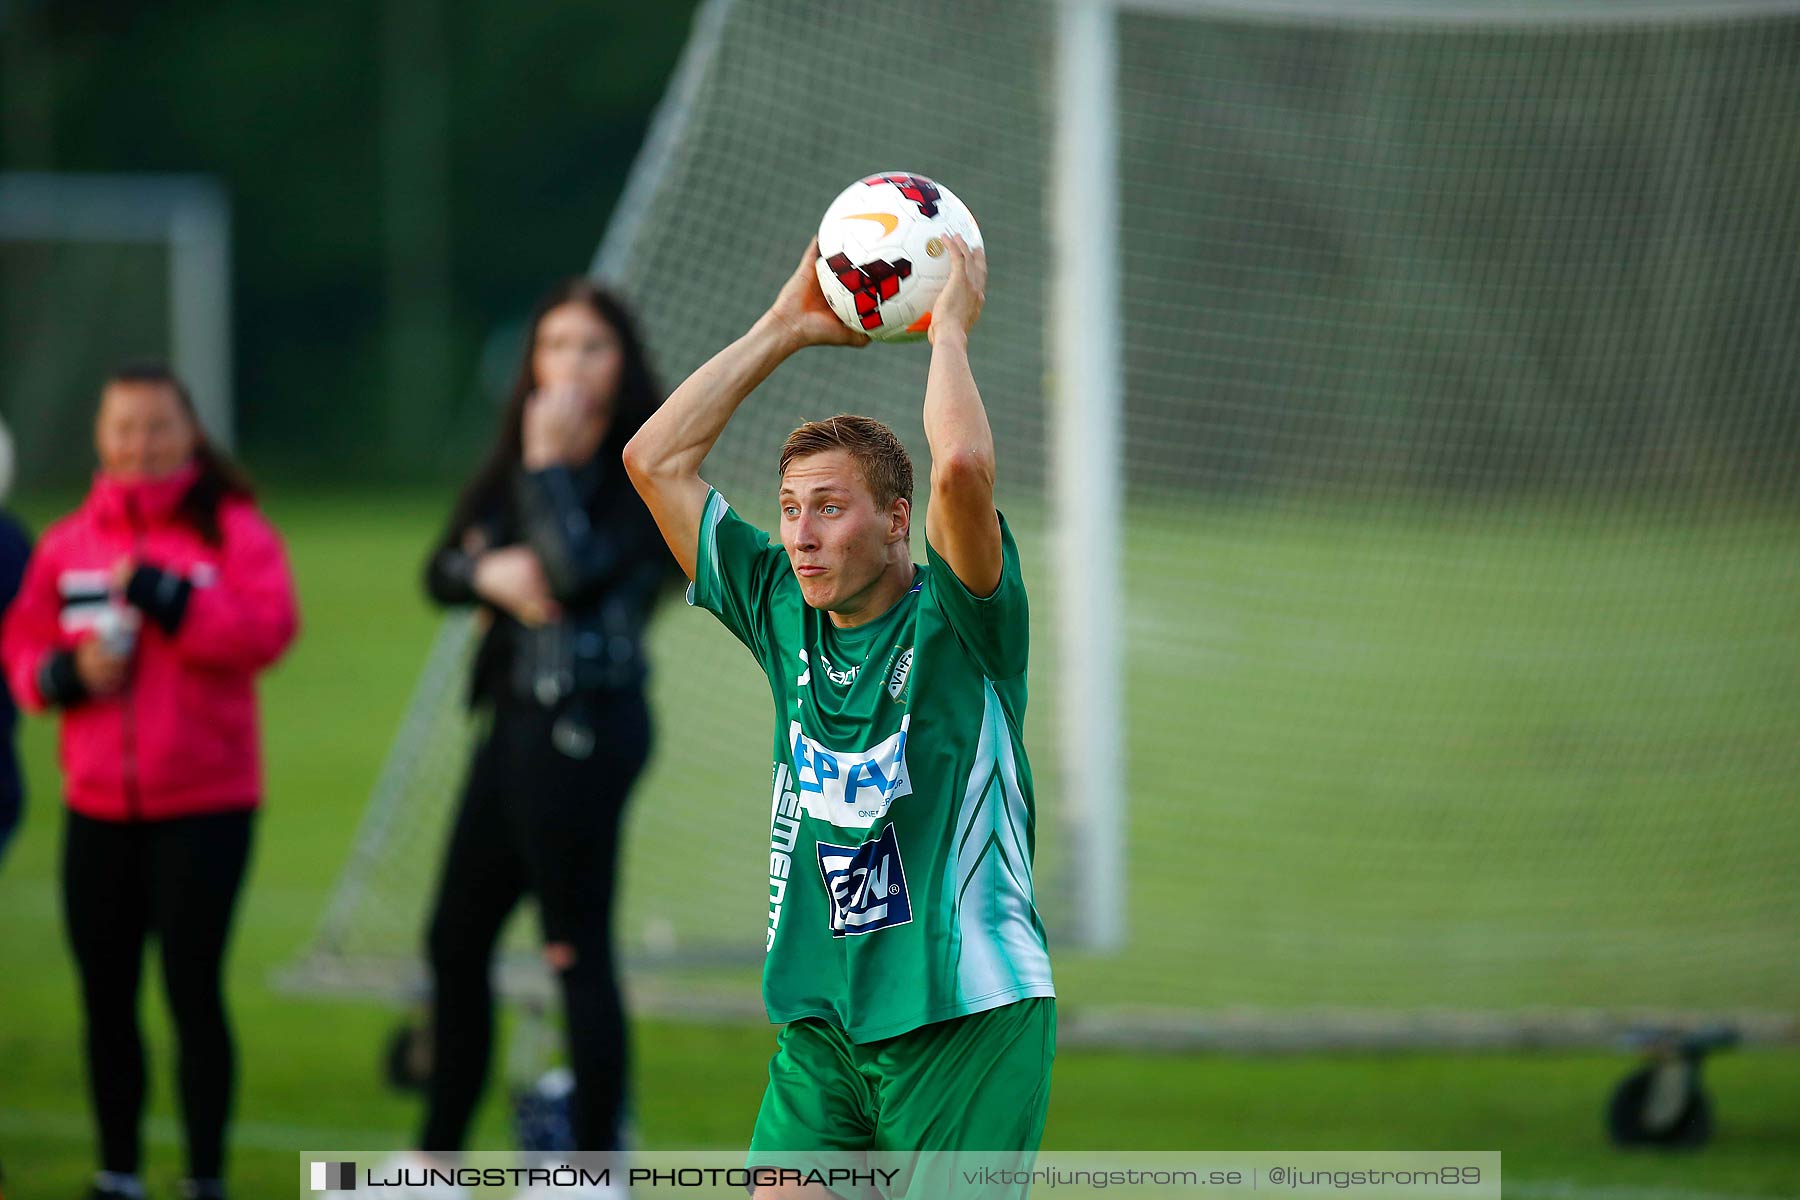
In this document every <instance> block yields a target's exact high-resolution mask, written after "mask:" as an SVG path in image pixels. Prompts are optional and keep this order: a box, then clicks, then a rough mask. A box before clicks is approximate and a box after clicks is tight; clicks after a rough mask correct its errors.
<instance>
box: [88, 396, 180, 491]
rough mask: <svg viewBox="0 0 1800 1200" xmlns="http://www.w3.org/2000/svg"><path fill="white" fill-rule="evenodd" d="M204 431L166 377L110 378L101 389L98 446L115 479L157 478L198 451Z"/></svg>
mask: <svg viewBox="0 0 1800 1200" xmlns="http://www.w3.org/2000/svg"><path fill="white" fill-rule="evenodd" d="M199 440H200V431H199V430H198V429H196V428H194V422H193V420H192V419H191V418H190V417H189V416H188V414H187V410H186V409H185V408H184V407H182V404H181V397H180V396H178V395H176V393H175V389H174V388H172V387H170V386H169V385H168V384H166V383H109V384H107V385H106V390H105V391H103V392H101V393H100V417H99V419H98V420H97V421H96V422H95V424H94V446H95V449H96V450H97V451H98V452H99V454H100V469H101V470H102V471H104V472H105V473H106V474H108V475H111V476H113V477H114V478H115V479H127V480H133V479H159V478H161V477H163V476H165V475H172V474H174V473H175V472H176V471H179V470H180V469H181V468H182V467H184V466H186V465H187V463H188V460H189V459H191V458H193V457H194V448H195V446H196V445H198V443H199Z"/></svg>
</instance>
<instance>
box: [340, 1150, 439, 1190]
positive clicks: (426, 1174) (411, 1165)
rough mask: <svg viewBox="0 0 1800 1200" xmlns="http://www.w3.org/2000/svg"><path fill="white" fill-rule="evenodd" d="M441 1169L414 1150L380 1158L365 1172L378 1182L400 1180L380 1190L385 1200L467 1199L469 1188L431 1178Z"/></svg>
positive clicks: (434, 1162) (437, 1162)
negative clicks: (377, 1164) (395, 1184)
mask: <svg viewBox="0 0 1800 1200" xmlns="http://www.w3.org/2000/svg"><path fill="white" fill-rule="evenodd" d="M444 1169H445V1164H444V1163H442V1162H439V1161H438V1160H437V1159H434V1158H429V1157H427V1156H426V1155H424V1154H421V1153H419V1152H418V1151H416V1150H407V1151H403V1152H402V1153H400V1154H395V1155H391V1156H389V1157H388V1158H386V1159H383V1160H382V1162H381V1165H380V1166H377V1167H370V1168H369V1173H370V1174H371V1175H373V1176H374V1177H375V1178H376V1179H378V1180H383V1179H396V1180H401V1181H403V1182H402V1183H401V1184H400V1185H399V1186H395V1187H384V1188H383V1189H382V1195H383V1196H385V1197H386V1198H387V1200H469V1189H468V1188H466V1187H463V1186H462V1185H461V1184H456V1183H442V1182H436V1181H434V1180H433V1179H432V1174H431V1173H432V1172H434V1171H442V1170H444ZM318 1194H319V1195H321V1196H336V1197H341V1198H342V1200H357V1197H359V1196H362V1195H364V1194H365V1193H363V1192H360V1191H349V1192H320V1193H318Z"/></svg>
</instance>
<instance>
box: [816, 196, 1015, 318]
mask: <svg viewBox="0 0 1800 1200" xmlns="http://www.w3.org/2000/svg"><path fill="white" fill-rule="evenodd" d="M953 233H956V234H961V235H962V236H963V238H964V239H965V240H966V241H967V242H968V243H969V245H970V247H971V248H973V247H978V246H980V245H981V229H980V227H979V226H977V225H976V224H975V217H974V215H973V214H971V213H970V212H969V209H968V206H967V205H965V204H964V203H963V202H962V201H961V200H958V199H957V198H956V196H955V195H954V194H953V193H952V192H951V191H950V189H949V188H947V187H945V186H944V185H943V184H941V183H937V182H934V181H933V180H930V179H927V178H926V177H925V176H923V175H915V174H910V173H908V172H905V171H882V172H880V173H878V174H875V175H870V176H868V177H867V178H864V179H859V180H857V181H856V182H855V183H853V184H851V185H850V186H849V187H847V188H845V189H844V190H843V191H842V192H840V193H838V198H837V199H836V200H833V201H832V202H831V207H830V208H827V209H826V210H825V216H824V219H823V220H821V221H820V222H819V259H818V261H817V262H816V263H814V264H813V266H814V269H816V270H817V271H818V273H819V287H820V288H821V289H822V290H823V291H824V293H825V300H826V302H827V303H829V304H830V305H831V311H832V312H835V313H836V314H837V315H838V319H839V320H840V321H842V322H843V323H844V324H846V325H848V326H849V327H850V328H852V329H854V330H857V331H858V332H860V333H866V334H868V335H869V336H870V337H872V338H874V339H876V340H877V341H883V342H915V341H918V340H919V339H920V338H922V337H924V336H925V331H926V330H927V329H929V328H930V326H931V306H932V305H933V304H935V303H937V298H938V293H939V292H941V291H943V290H944V281H945V280H947V279H949V278H950V262H951V260H950V250H949V247H947V246H945V245H944V239H945V238H946V237H947V236H949V235H950V234H953Z"/></svg>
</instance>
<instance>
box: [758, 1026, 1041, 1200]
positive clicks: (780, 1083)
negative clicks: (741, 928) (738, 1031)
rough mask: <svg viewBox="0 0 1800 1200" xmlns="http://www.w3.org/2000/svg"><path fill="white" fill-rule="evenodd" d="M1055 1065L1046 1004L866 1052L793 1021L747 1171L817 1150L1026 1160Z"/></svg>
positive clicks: (840, 1034) (839, 1033) (832, 1033)
mask: <svg viewBox="0 0 1800 1200" xmlns="http://www.w3.org/2000/svg"><path fill="white" fill-rule="evenodd" d="M1055 1057H1056V1001H1055V1000H1054V999H1052V998H1049V997H1041V998H1035V999H1029V1000H1016V1001H1014V1002H1013V1003H1011V1004H1006V1005H1002V1006H1001V1007H999V1008H991V1009H988V1010H987V1011H986V1012H979V1013H971V1014H970V1015H968V1016H966V1017H956V1018H954V1019H952V1020H949V1021H938V1022H936V1023H934V1024H931V1025H921V1026H920V1027H919V1028H917V1029H913V1030H909V1031H908V1032H906V1033H903V1034H901V1035H899V1036H898V1037H891V1038H884V1039H883V1040H881V1041H878V1042H865V1043H863V1044H861V1045H858V1044H857V1043H855V1042H852V1041H851V1040H850V1039H849V1037H848V1036H846V1035H845V1033H844V1031H843V1030H841V1029H839V1028H837V1027H836V1026H835V1025H832V1024H830V1023H828V1022H825V1021H821V1020H816V1019H813V1018H808V1019H806V1020H801V1021H794V1022H791V1023H789V1024H788V1025H786V1026H784V1027H783V1028H782V1030H781V1034H780V1036H779V1038H778V1039H777V1041H776V1049H775V1057H774V1058H772V1059H770V1060H769V1086H768V1090H766V1091H765V1092H763V1101H762V1111H760V1112H759V1113H757V1116H756V1132H755V1133H753V1134H752V1135H751V1137H750V1157H749V1163H750V1165H752V1166H755V1165H759V1163H762V1162H779V1163H781V1164H784V1165H787V1164H791V1163H792V1162H793V1161H795V1159H794V1156H795V1155H796V1154H800V1155H804V1154H806V1153H807V1152H818V1151H824V1152H863V1151H882V1152H886V1151H892V1152H908V1151H959V1150H960V1151H980V1152H1014V1153H1015V1154H1016V1153H1018V1152H1023V1153H1024V1154H1025V1155H1026V1156H1027V1157H1029V1156H1030V1155H1033V1154H1035V1153H1036V1152H1037V1148H1038V1142H1039V1141H1040V1140H1041V1139H1042V1138H1043V1136H1044V1114H1045V1113H1046V1112H1047V1111H1048V1110H1049V1107H1050V1063H1051V1061H1052V1060H1053V1059H1054V1058H1055ZM759 1155H761V1156H763V1157H759ZM878 1191H883V1192H885V1191H886V1189H878Z"/></svg>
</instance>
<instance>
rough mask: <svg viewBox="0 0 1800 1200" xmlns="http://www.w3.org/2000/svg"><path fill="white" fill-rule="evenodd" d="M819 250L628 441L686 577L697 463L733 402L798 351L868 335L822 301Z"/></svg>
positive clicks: (701, 505)
mask: <svg viewBox="0 0 1800 1200" xmlns="http://www.w3.org/2000/svg"><path fill="white" fill-rule="evenodd" d="M818 256H819V244H818V242H817V240H816V239H815V240H814V241H813V243H812V244H811V245H809V246H807V248H806V253H805V254H804V255H802V256H801V258H800V265H799V267H797V268H796V269H795V271H794V273H793V275H791V276H790V277H789V278H788V281H787V283H785V284H783V285H782V288H781V293H780V294H779V295H778V296H776V297H775V303H774V304H772V305H770V306H769V310H768V311H767V312H765V313H764V314H763V315H762V316H761V317H759V318H758V319H757V321H756V324H754V325H752V326H751V327H750V330H749V332H748V333H746V334H744V336H742V337H740V338H739V339H738V340H737V341H735V342H733V343H731V345H729V346H727V347H725V348H724V349H723V350H721V351H719V352H718V353H717V354H715V355H713V356H712V358H710V359H708V360H707V362H706V365H704V366H702V367H701V368H700V369H699V370H697V371H695V372H694V373H693V374H692V375H690V376H688V377H687V379H686V381H685V382H683V383H682V385H681V386H680V387H678V388H676V389H675V393H674V394H673V395H672V396H670V397H669V398H668V399H667V400H666V401H664V402H663V404H662V406H661V407H660V408H658V409H657V410H656V413H655V415H654V416H652V417H651V418H650V419H649V420H648V421H646V422H645V423H644V427H643V428H642V429H640V430H638V432H637V436H635V437H633V438H632V439H631V441H630V442H629V443H627V444H626V446H625V470H626V471H627V473H629V474H630V476H631V482H632V483H633V484H635V485H636V487H637V490H638V492H639V494H640V495H642V496H643V497H644V503H645V504H646V505H648V506H649V508H650V513H651V515H652V516H654V517H655V518H656V524H657V528H659V529H661V530H662V535H663V540H664V541H666V542H668V543H669V549H670V550H671V551H672V552H673V553H674V555H675V559H676V561H677V562H679V563H680V564H681V569H682V570H684V571H686V572H687V576H688V578H689V579H692V578H693V577H694V554H695V551H696V548H697V546H698V543H699V539H700V518H701V515H702V514H703V513H704V511H705V509H706V492H707V486H706V481H705V480H703V479H701V478H700V464H701V463H702V462H704V461H705V460H706V456H707V454H708V453H709V452H710V451H711V450H712V448H713V443H714V442H716V441H718V440H719V435H720V434H721V433H723V432H724V431H725V424H726V422H728V421H730V420H731V414H732V413H734V412H736V411H737V406H738V405H739V404H741V403H743V401H744V397H746V396H748V395H749V394H750V393H751V392H753V391H755V390H756V387H757V385H758V384H760V383H761V382H762V381H763V380H765V379H767V378H768V377H769V375H770V373H771V372H773V371H774V370H775V368H776V367H778V366H780V365H781V363H782V361H783V360H784V359H786V358H787V357H788V355H790V354H792V353H794V351H796V350H800V349H803V348H804V347H807V346H862V345H866V344H867V343H868V341H869V339H868V336H867V335H866V334H862V333H858V332H856V331H854V330H852V329H850V328H849V327H848V326H846V325H845V324H844V323H843V322H842V321H839V320H838V319H837V316H836V314H834V313H833V312H832V311H831V308H830V306H829V305H827V304H826V303H825V296H824V294H823V293H821V292H820V291H819V278H818V275H817V273H816V272H815V271H814V268H813V260H814V259H816V258H817V257H818Z"/></svg>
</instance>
